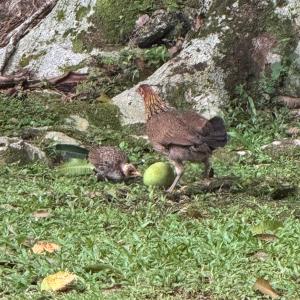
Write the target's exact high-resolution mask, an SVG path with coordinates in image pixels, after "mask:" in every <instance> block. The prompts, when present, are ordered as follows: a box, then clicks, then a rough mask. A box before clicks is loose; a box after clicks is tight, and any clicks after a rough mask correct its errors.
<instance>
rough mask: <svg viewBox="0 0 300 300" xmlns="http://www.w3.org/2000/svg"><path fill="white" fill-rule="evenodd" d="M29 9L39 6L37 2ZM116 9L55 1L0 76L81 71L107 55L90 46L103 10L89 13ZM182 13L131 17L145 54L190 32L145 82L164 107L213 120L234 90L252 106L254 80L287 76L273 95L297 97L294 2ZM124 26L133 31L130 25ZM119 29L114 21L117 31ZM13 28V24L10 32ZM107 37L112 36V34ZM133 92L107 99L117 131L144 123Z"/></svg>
mask: <svg viewBox="0 0 300 300" xmlns="http://www.w3.org/2000/svg"><path fill="white" fill-rule="evenodd" d="M27 1H30V0H27ZM19 2H21V1H16V0H9V1H6V3H11V4H14V3H19ZM187 2H188V1H187ZM36 3H37V5H38V6H39V5H42V2H41V1H37V2H36ZM115 3H117V4H110V2H109V1H104V0H73V1H71V0H67V1H65V0H57V4H56V5H55V7H54V8H53V9H52V11H51V12H50V13H49V14H48V15H47V16H46V17H45V18H44V19H43V20H42V21H41V22H40V23H38V24H35V27H34V28H33V29H31V30H30V31H29V33H28V34H26V35H25V36H24V37H23V38H22V39H21V40H20V42H19V44H18V47H17V49H16V51H15V53H14V55H13V56H12V58H11V59H10V61H9V64H8V66H7V68H6V70H5V71H6V72H7V73H9V72H13V71H16V70H18V69H19V68H20V67H27V68H29V69H31V70H32V71H33V72H34V73H36V74H37V76H39V77H44V76H45V77H50V76H56V75H60V74H62V73H64V72H65V71H66V70H68V69H70V68H71V69H73V70H74V69H77V70H83V68H85V67H86V66H87V64H86V61H87V60H88V59H89V58H90V57H91V56H92V55H94V54H96V53H100V54H101V55H107V52H101V51H100V49H99V47H100V48H101V46H102V45H101V43H97V42H96V41H97V40H102V37H103V31H104V28H106V29H107V26H105V25H106V24H104V23H103V22H105V21H106V20H105V19H103V16H105V11H104V12H103V14H102V15H101V14H100V15H97V16H95V15H94V14H95V12H97V13H99V8H101V10H105V9H107V8H108V7H109V12H111V11H114V10H113V8H114V5H115V7H118V9H120V7H121V8H122V9H123V7H122V2H120V1H116V2H115ZM126 3H128V2H126ZM153 3H154V4H155V5H157V3H158V2H156V1H154V2H153ZM172 3H173V2H172ZM142 4H143V3H142ZM120 5H121V6H120ZM189 6H191V7H186V8H185V9H182V10H181V11H180V12H179V11H177V12H174V13H173V12H172V13H167V12H166V11H168V10H167V9H166V10H165V11H164V12H162V11H158V12H156V14H154V15H151V13H149V16H146V15H144V16H141V18H140V19H139V18H137V20H138V22H137V25H138V27H139V28H137V30H136V31H135V32H134V34H133V42H134V43H135V44H136V45H139V46H140V47H148V46H151V45H152V44H153V43H157V42H158V40H159V39H161V38H165V37H166V38H168V34H169V33H171V32H174V31H175V32H176V30H178V27H181V29H180V30H181V31H180V30H179V36H184V35H185V33H186V31H187V30H188V29H189V28H190V27H191V28H193V30H194V31H191V30H190V31H189V32H188V33H187V38H186V41H185V42H184V44H183V46H182V51H181V52H180V53H179V54H178V55H177V56H176V57H174V58H172V59H171V60H169V61H168V62H167V63H165V64H164V65H163V66H161V67H160V68H159V69H157V70H156V71H155V72H154V73H153V74H152V75H151V76H150V77H148V78H147V79H146V80H144V82H145V83H148V84H150V85H153V86H154V87H156V88H157V90H158V91H159V92H160V93H161V95H162V97H164V98H165V99H166V100H167V101H169V102H170V104H172V105H175V106H177V107H179V108H185V107H193V108H195V109H197V110H198V111H200V112H202V113H204V115H205V116H207V117H210V116H213V115H215V114H219V113H220V107H221V106H222V104H223V103H226V102H227V101H228V100H229V99H232V98H234V97H236V87H237V86H243V87H244V88H245V89H247V91H249V93H250V95H251V96H252V98H253V99H257V98H259V97H260V95H259V93H262V91H260V90H259V88H258V86H259V84H258V81H259V80H261V78H271V79H272V78H273V77H276V76H277V79H278V78H279V77H280V78H281V76H283V74H285V75H286V76H285V78H283V80H282V83H283V84H282V85H281V86H280V90H278V87H276V89H275V90H276V91H274V92H273V93H274V95H272V96H278V95H282V96H289V97H300V80H299V78H300V77H299V76H300V43H299V39H300V34H299V32H300V2H299V1H298V0H285V1H278V0H265V1H261V0H251V1H246V0H227V1H223V0H203V1H202V0H201V1H191V3H189ZM5 7H6V6H5ZM165 8H166V7H165ZM6 9H7V7H6ZM122 9H121V10H120V11H122ZM189 10H190V11H191V12H192V13H189V12H188V11H189ZM10 11H11V10H10ZM24 11H25V10H24ZM34 11H35V10H34V9H33V10H28V11H27V10H26V11H25V15H26V16H27V17H30V16H31V15H32V14H33V13H34ZM124 11H125V9H124ZM100 12H101V11H100ZM142 13H143V14H144V13H145V10H143V11H142ZM123 17H124V18H126V17H127V15H125V16H123ZM134 17H137V16H136V14H134ZM93 18H94V19H95V18H96V19H97V18H98V19H99V20H100V23H99V24H100V25H98V27H97V25H95V24H94V23H93V25H94V28H93V29H91V27H90V26H91V22H92V19H93ZM20 19H22V18H21V17H20ZM163 19H164V21H162V20H163ZM115 20H116V18H114V22H115ZM131 21H133V22H132V23H133V24H134V21H136V20H131ZM101 22H102V23H101ZM122 22H123V21H121V20H120V24H121V25H122V24H123V23H122ZM101 24H102V25H101ZM120 24H116V28H117V29H114V30H121V29H122V28H121V29H120V26H121V25H120ZM18 25H19V23H16V24H14V26H13V28H14V29H16V28H17V26H18ZM95 26H96V27H95ZM101 26H102V27H101ZM147 26H148V27H147ZM126 30H128V28H126ZM108 32H112V28H110V30H108ZM92 33H93V34H94V35H95V34H96V35H95V36H96V39H95V36H94V39H90V36H91V35H92ZM7 34H8V33H7V32H5V30H0V38H1V39H2V40H3V41H4V42H3V41H2V42H1V46H2V48H0V65H1V60H2V61H3V59H4V56H5V51H6V49H7V42H5V39H6V38H7ZM5 36H6V37H5ZM174 36H175V37H176V36H177V34H176V33H175V35H173V37H174ZM4 37H5V38H4ZM98 37H99V38H98ZM6 40H7V39H6ZM159 42H161V41H159ZM102 50H103V49H102ZM135 90H136V86H134V87H133V88H131V89H128V90H126V91H124V92H122V93H121V94H119V95H117V96H115V97H114V98H113V102H114V103H115V104H116V105H117V106H118V107H119V108H120V111H121V113H122V120H123V124H133V123H139V122H144V115H143V103H142V99H141V98H140V97H139V96H138V94H137V93H136V92H135ZM275 92H278V94H277V95H275Z"/></svg>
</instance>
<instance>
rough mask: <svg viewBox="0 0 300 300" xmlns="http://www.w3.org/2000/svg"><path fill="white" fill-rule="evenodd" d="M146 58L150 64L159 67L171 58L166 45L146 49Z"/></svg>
mask: <svg viewBox="0 0 300 300" xmlns="http://www.w3.org/2000/svg"><path fill="white" fill-rule="evenodd" d="M144 58H145V61H146V62H147V64H148V65H149V66H153V67H159V66H161V65H162V64H163V63H165V62H166V61H167V60H168V59H169V58H170V55H169V53H168V49H167V48H166V46H158V47H154V48H151V49H148V50H146V51H145V53H144Z"/></svg>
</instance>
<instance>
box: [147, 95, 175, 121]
mask: <svg viewBox="0 0 300 300" xmlns="http://www.w3.org/2000/svg"><path fill="white" fill-rule="evenodd" d="M145 110H146V119H147V121H148V120H149V119H150V118H151V117H153V116H154V115H157V114H160V113H162V112H166V111H169V110H172V107H171V106H170V105H169V104H167V103H166V102H164V101H163V100H162V99H161V98H160V97H159V96H158V95H157V94H155V93H154V92H153V91H151V92H149V93H147V94H146V95H145Z"/></svg>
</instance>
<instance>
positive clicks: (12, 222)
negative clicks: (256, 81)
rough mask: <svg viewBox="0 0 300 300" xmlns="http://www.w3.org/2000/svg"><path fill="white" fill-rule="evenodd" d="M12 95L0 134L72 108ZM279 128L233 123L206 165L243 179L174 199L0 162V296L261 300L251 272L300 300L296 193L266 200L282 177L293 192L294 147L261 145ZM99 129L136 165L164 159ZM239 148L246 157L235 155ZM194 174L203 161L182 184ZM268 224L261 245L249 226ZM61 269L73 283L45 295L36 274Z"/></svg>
mask: <svg viewBox="0 0 300 300" xmlns="http://www.w3.org/2000/svg"><path fill="white" fill-rule="evenodd" d="M17 101H20V100H13V101H10V102H9V101H6V102H5V101H4V102H2V103H4V104H5V105H4V104H3V107H5V109H6V110H5V113H3V115H2V117H3V118H2V123H1V131H2V132H5V133H6V134H9V135H11V134H13V132H14V131H15V130H17V131H18V130H20V129H22V128H23V127H28V126H32V125H34V126H42V125H49V126H58V125H60V124H62V120H63V118H64V117H65V116H66V115H67V112H66V110H67V108H68V107H67V108H64V109H63V111H62V112H59V111H58V110H57V106H55V107H52V106H51V101H48V102H47V106H46V105H44V106H43V105H42V103H43V102H42V101H41V100H39V101H37V102H35V101H34V100H32V101H33V102H32V103H30V102H26V103H24V102H21V103H20V102H17ZM53 103H55V101H54V102H53ZM21 104H23V105H21ZM24 104H25V105H24ZM55 105H56V104H55ZM77 105H79V104H77ZM79 106H80V105H79ZM26 107H29V108H27V109H26ZM16 111H18V112H22V120H23V121H22V123H21V124H18V125H14V124H15V121H14V120H12V118H13V116H14V112H16ZM52 112H53V113H52ZM54 112H55V113H54ZM243 124H244V125H245V124H246V122H244V123H243ZM285 126H287V124H286V123H285V121H284V120H279V121H278V120H277V121H276V123H274V124H273V123H272V124H271V123H269V125H267V124H265V123H262V121H260V122H258V123H256V125H255V126H254V125H253V126H250V125H249V124H248V126H241V127H240V129H235V128H232V129H231V130H230V131H232V132H236V134H233V137H232V140H231V142H230V144H229V146H228V147H227V148H226V150H225V151H222V152H219V153H216V155H215V156H214V161H213V164H214V168H215V173H216V174H217V176H218V177H223V176H235V177H237V178H238V180H237V181H236V182H235V184H234V185H233V187H232V188H231V189H230V190H225V191H216V192H211V193H204V192H199V191H198V192H194V193H191V194H189V195H186V194H184V193H181V194H180V193H178V192H177V194H176V195H177V198H176V199H175V200H176V201H175V200H174V199H173V198H172V197H171V196H167V195H166V194H165V193H164V192H163V191H161V190H153V189H148V188H147V187H145V186H143V184H142V182H134V183H131V184H128V185H127V184H124V183H119V184H113V183H103V182H96V180H95V178H94V177H93V176H92V175H91V176H81V177H62V176H59V175H58V173H57V172H56V170H55V169H51V168H48V167H47V166H43V165H39V164H32V165H26V166H17V165H10V166H1V169H0V219H1V223H0V226H1V233H2V234H1V237H0V249H1V251H0V272H1V276H0V278H1V279H0V299H197V297H199V296H200V295H206V296H209V297H211V299H264V297H263V296H262V295H261V294H260V293H259V292H257V291H255V290H254V289H253V284H254V283H255V280H256V278H258V277H263V278H265V279H268V280H269V281H270V282H271V284H272V286H273V287H274V288H275V289H276V290H277V291H278V292H280V293H281V294H282V295H283V297H282V299H300V292H299V290H300V284H299V275H300V265H299V261H300V244H299V238H300V223H299V217H300V197H299V193H297V192H295V191H294V192H291V193H288V194H287V195H285V197H283V198H282V199H279V200H274V199H273V195H274V191H276V190H277V189H278V188H280V187H281V186H282V185H289V186H295V187H297V186H298V188H299V182H300V165H299V160H300V152H299V150H293V151H292V150H288V149H287V150H286V151H283V152H280V153H269V152H267V151H262V150H261V149H260V146H262V145H264V144H265V143H268V142H270V141H272V140H273V139H274V138H281V137H283V136H284V133H283V132H284V128H285ZM262 128H264V129H265V130H262ZM105 130H106V135H109V137H107V136H106V135H105V134H104V133H103V130H102V129H101V128H100V129H97V128H96V127H93V126H92V127H91V129H90V132H89V133H88V134H87V135H86V136H85V137H84V138H85V139H86V141H87V142H92V141H96V142H99V141H100V142H102V143H112V142H115V144H118V145H120V146H121V147H122V148H123V149H124V150H125V151H126V152H128V153H129V156H130V159H131V160H132V162H133V163H135V164H136V165H139V167H140V169H142V171H143V170H144V169H145V168H146V167H147V166H148V165H149V164H151V163H152V162H155V161H158V160H161V158H160V157H159V156H158V155H157V154H155V153H153V152H152V151H151V148H150V147H149V146H147V145H145V144H144V142H141V141H135V140H133V139H129V138H128V137H126V135H125V133H120V132H119V130H118V129H111V128H108V129H107V128H106V129H105ZM69 134H71V135H72V132H69ZM122 139H125V140H124V141H123V142H122V143H120V140H122ZM236 149H244V150H251V154H250V155H248V156H245V157H242V158H239V157H238V156H237V155H236V154H235V152H234V150H236ZM141 161H143V163H141ZM200 173H201V167H199V166H197V165H194V164H193V165H192V164H190V165H189V166H188V168H187V171H186V174H185V176H184V178H183V180H182V185H189V186H191V185H195V186H197V180H198V181H199V175H200ZM195 182H196V183H195ZM38 209H47V210H49V211H50V212H51V216H50V217H49V218H44V219H38V220H36V219H35V218H34V217H33V216H32V213H33V212H35V211H36V210H38ZM269 220H275V221H280V222H282V226H281V227H280V228H278V229H277V230H276V231H275V234H276V236H277V237H278V239H277V240H275V241H273V242H263V241H260V240H258V239H257V238H256V237H254V236H253V233H252V231H251V230H252V227H253V225H256V224H260V223H262V222H267V221H269ZM37 240H47V241H51V242H55V243H58V244H60V245H61V251H60V252H57V253H54V254H47V255H35V254H33V253H32V251H31V250H30V247H31V246H32V244H33V242H34V241H37ZM258 250H263V251H264V252H266V253H267V254H268V258H267V259H266V260H265V261H260V260H258V259H257V258H255V257H254V256H253V253H255V252H256V251H258ZM60 270H65V271H66V270H67V271H70V272H73V273H75V274H76V275H77V276H78V277H79V283H78V285H77V287H76V288H75V289H74V290H72V291H70V292H68V293H58V294H50V293H46V292H43V293H42V292H41V291H40V283H41V280H42V279H43V278H44V277H45V276H47V275H50V274H53V273H55V272H57V271H60Z"/></svg>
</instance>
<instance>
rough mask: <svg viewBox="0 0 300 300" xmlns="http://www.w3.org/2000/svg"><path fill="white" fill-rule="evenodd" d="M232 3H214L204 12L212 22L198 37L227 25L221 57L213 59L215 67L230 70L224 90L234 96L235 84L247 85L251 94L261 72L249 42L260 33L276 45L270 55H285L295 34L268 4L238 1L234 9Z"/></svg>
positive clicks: (251, 44) (251, 42) (292, 47)
mask: <svg viewBox="0 0 300 300" xmlns="http://www.w3.org/2000/svg"><path fill="white" fill-rule="evenodd" d="M234 3H237V1H235V0H227V1H223V0H219V1H215V2H214V4H213V5H212V7H211V9H210V11H209V13H208V15H210V16H213V18H212V21H211V22H209V24H208V25H207V26H206V28H205V29H204V30H203V31H202V32H201V33H200V36H206V35H207V34H209V33H212V32H214V33H215V32H220V31H221V32H222V30H223V28H224V27H225V25H228V26H229V28H230V29H229V30H230V33H229V32H225V33H224V34H223V35H222V34H221V39H222V42H221V44H220V52H221V53H222V58H221V59H217V64H219V65H220V66H221V67H222V68H223V69H225V70H230V76H228V77H227V79H226V82H225V83H226V89H227V90H228V91H229V92H230V93H231V94H234V92H235V91H234V90H235V87H236V85H237V84H240V83H243V84H244V83H247V89H250V90H252V91H253V92H255V91H256V90H257V86H256V80H257V79H258V78H260V76H261V72H262V71H264V69H263V67H264V63H261V61H260V60H259V59H254V57H255V56H257V55H259V54H255V53H254V51H255V49H254V45H253V40H254V39H255V38H257V37H259V36H261V35H263V34H264V35H268V36H269V37H271V38H274V39H275V43H276V45H277V46H276V47H277V48H276V49H275V50H273V52H279V53H280V54H281V55H282V54H283V55H284V56H288V55H290V54H291V52H292V51H293V49H294V46H295V45H294V42H295V40H296V32H295V30H294V29H293V26H292V23H291V22H290V21H289V20H286V19H284V20H282V19H280V18H279V17H278V16H277V15H276V14H275V13H274V9H275V7H274V4H273V2H272V1H268V2H262V1H259V0H255V1H251V2H249V1H245V0H240V1H238V7H234V6H233V4H234ZM221 16H225V17H226V18H225V19H224V20H223V21H222V22H220V17H221ZM227 22H228V23H227Z"/></svg>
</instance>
